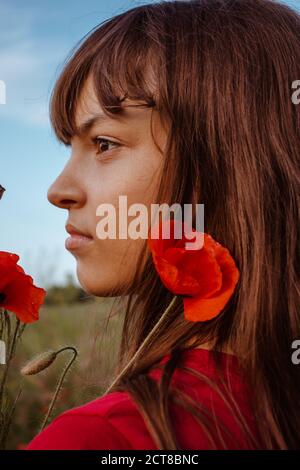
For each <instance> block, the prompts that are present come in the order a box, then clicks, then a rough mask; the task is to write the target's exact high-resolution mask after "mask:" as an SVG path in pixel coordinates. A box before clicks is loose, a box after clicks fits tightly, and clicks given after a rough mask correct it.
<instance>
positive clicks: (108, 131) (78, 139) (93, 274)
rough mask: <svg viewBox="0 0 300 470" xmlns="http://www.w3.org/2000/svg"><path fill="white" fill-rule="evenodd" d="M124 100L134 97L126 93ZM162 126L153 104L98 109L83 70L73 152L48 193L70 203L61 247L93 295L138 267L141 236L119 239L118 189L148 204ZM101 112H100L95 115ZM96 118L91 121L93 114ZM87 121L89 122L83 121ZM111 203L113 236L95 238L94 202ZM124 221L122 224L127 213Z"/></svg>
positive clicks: (119, 286)
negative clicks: (115, 112)
mask: <svg viewBox="0 0 300 470" xmlns="http://www.w3.org/2000/svg"><path fill="white" fill-rule="evenodd" d="M125 103H127V104H130V105H132V104H138V102H134V101H131V100H126V102H125ZM151 113H153V117H152V121H153V131H154V137H155V140H156V142H157V144H158V145H159V147H160V148H161V149H162V150H163V148H164V145H165V142H166V132H165V130H164V129H163V127H162V125H161V123H160V120H159V118H158V113H157V111H155V110H153V109H152V108H143V107H140V108H139V107H128V108H126V110H125V113H124V114H122V117H121V116H117V117H116V118H110V117H108V116H106V115H105V114H104V113H103V110H102V109H101V107H100V104H99V102H98V101H97V98H96V95H95V92H94V90H93V82H92V80H91V79H90V78H89V79H88V80H87V81H86V83H85V85H84V88H83V90H82V93H81V96H80V99H79V102H78V105H77V109H76V114H75V121H76V126H77V128H78V129H80V133H78V135H74V136H73V137H72V139H71V150H72V151H71V156H70V159H69V160H68V162H67V164H66V166H65V167H64V169H63V171H62V172H61V173H60V175H59V176H58V177H57V179H56V180H55V181H54V183H53V184H52V185H51V187H50V188H49V190H48V199H49V201H50V202H51V203H52V204H54V205H56V206H57V207H60V208H62V209H67V210H68V218H67V221H66V224H69V225H67V230H68V231H69V232H73V231H74V230H77V231H78V232H82V234H84V235H86V237H80V236H78V234H77V235H76V234H75V235H72V234H71V238H69V239H68V240H67V242H66V248H67V249H68V250H69V251H70V252H71V253H72V254H73V255H74V256H75V258H76V261H77V276H78V279H79V282H80V283H81V285H82V287H83V289H84V290H85V291H86V292H88V293H90V294H93V295H99V296H102V295H103V296H104V295H110V293H111V292H112V291H114V293H121V292H122V293H124V290H126V287H127V285H128V284H129V283H130V281H131V279H132V276H133V274H134V270H135V268H136V263H137V258H138V255H139V253H140V251H141V248H142V245H143V244H144V243H145V240H143V239H136V240H134V239H131V238H128V237H127V238H126V239H119V238H118V231H119V223H118V219H119V196H120V195H122V196H127V206H128V207H129V206H130V205H131V204H134V203H142V204H144V205H145V206H147V208H148V214H150V212H151V211H150V204H151V203H152V202H154V199H155V197H156V193H157V189H158V183H159V179H160V175H161V164H162V159H163V157H162V154H161V152H160V151H159V149H158V148H157V147H156V145H155V142H154V141H153V138H152V135H151V126H150V124H151V121H150V120H151ZM99 115H100V116H105V120H103V119H102V120H101V117H100V118H99V119H98V120H97V117H98V116H99ZM92 119H93V120H94V119H95V120H94V121H93V122H91V120H92ZM88 123H89V125H88ZM104 203H106V204H107V203H108V204H111V205H113V206H114V207H115V212H116V239H110V238H107V239H100V238H99V237H98V236H97V233H96V228H97V224H98V222H99V220H100V217H99V215H98V216H97V207H98V206H99V205H101V204H104ZM124 217H126V219H127V220H123V223H126V224H128V223H129V222H130V220H132V217H127V216H126V214H125V215H124V216H123V218H124Z"/></svg>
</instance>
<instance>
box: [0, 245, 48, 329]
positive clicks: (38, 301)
mask: <svg viewBox="0 0 300 470" xmlns="http://www.w3.org/2000/svg"><path fill="white" fill-rule="evenodd" d="M18 260H19V256H18V255H15V254H14V253H7V252H6V251H0V307H2V308H5V309H6V310H9V311H11V312H14V313H15V314H16V316H17V318H18V319H19V320H20V321H21V322H23V323H32V322H35V321H36V320H38V319H39V315H38V313H39V308H40V306H41V305H42V304H43V303H44V299H45V295H46V291H45V290H44V289H41V288H39V287H36V286H35V285H34V284H33V279H32V277H31V276H29V275H28V274H25V272H24V270H23V268H21V266H19V265H18V264H17V262H18Z"/></svg>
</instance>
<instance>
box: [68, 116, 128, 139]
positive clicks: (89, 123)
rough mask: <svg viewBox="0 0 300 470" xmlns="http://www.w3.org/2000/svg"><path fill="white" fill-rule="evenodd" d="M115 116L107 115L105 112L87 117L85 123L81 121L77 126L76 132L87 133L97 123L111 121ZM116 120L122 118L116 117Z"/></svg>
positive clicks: (79, 133)
mask: <svg viewBox="0 0 300 470" xmlns="http://www.w3.org/2000/svg"><path fill="white" fill-rule="evenodd" d="M112 119H113V118H110V117H108V116H106V115H105V114H95V115H94V116H93V117H91V118H89V119H87V120H86V121H84V122H83V123H81V124H80V125H79V126H78V127H77V128H76V134H78V135H81V134H86V133H87V132H88V131H89V130H90V129H91V128H92V127H93V126H94V125H95V124H101V123H103V122H108V121H111V120H112ZM115 119H116V120H120V117H119V119H118V117H116V118H115Z"/></svg>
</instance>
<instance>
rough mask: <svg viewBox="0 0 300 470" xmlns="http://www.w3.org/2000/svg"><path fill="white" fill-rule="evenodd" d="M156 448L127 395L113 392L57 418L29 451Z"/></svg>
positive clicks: (36, 439) (30, 444)
mask: <svg viewBox="0 0 300 470" xmlns="http://www.w3.org/2000/svg"><path fill="white" fill-rule="evenodd" d="M137 448H140V449H143V448H149V449H151V448H153V449H154V448H155V447H154V444H153V443H152V440H151V437H150V435H149V433H148V432H147V430H146V427H145V425H144V422H143V419H142V417H141V415H140V413H139V411H138V409H137V407H136V405H135V403H134V401H133V400H132V399H131V397H130V395H129V394H128V393H127V392H112V393H109V394H107V395H105V396H103V397H100V398H97V399H95V400H93V401H91V402H89V403H87V404H85V405H82V406H78V407H76V408H72V409H70V410H68V411H66V412H64V413H62V414H60V415H59V416H58V417H57V418H55V419H54V420H53V421H52V422H51V424H49V425H48V426H47V427H46V428H45V429H44V430H43V431H42V432H40V433H39V434H38V435H37V436H36V437H35V438H34V439H33V440H32V441H31V442H30V443H29V444H28V446H27V448H26V450H73V449H74V450H102V449H103V450H104V449H107V450H120V449H137Z"/></svg>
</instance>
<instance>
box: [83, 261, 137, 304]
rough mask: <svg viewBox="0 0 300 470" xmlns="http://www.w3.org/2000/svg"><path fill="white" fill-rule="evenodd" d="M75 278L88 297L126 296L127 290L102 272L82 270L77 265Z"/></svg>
mask: <svg viewBox="0 0 300 470" xmlns="http://www.w3.org/2000/svg"><path fill="white" fill-rule="evenodd" d="M77 278H78V281H79V283H80V285H81V287H82V289H83V290H84V291H85V292H86V293H87V294H89V295H94V296H96V297H117V296H120V295H126V291H127V290H128V289H126V288H124V287H122V285H121V284H120V282H119V280H117V279H115V278H113V277H112V276H110V275H109V274H108V273H107V274H106V275H105V273H103V270H101V271H100V272H99V271H97V272H95V271H92V270H89V271H88V272H87V270H86V269H82V268H81V267H80V265H77Z"/></svg>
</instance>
